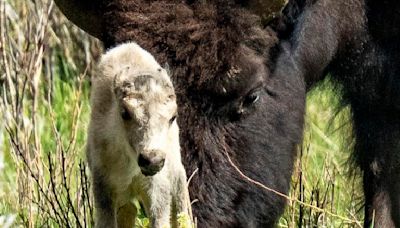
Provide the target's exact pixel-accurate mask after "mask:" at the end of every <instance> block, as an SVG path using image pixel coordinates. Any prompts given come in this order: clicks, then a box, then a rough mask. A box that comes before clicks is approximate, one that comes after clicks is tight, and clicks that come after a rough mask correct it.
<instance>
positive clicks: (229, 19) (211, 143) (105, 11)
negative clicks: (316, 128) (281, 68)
mask: <svg viewBox="0 0 400 228" xmlns="http://www.w3.org/2000/svg"><path fill="white" fill-rule="evenodd" d="M56 2H57V1H56ZM72 2H75V1H72ZM75 3H76V4H71V1H69V2H68V4H66V3H65V2H64V1H58V4H59V6H61V9H62V10H64V11H65V13H66V15H67V16H69V17H70V18H71V19H72V20H73V21H74V22H75V23H76V24H78V25H80V26H81V27H82V28H84V29H86V30H87V31H88V32H90V33H91V34H93V35H96V36H97V37H99V38H101V39H102V40H103V41H104V42H105V45H106V47H112V46H115V45H117V44H119V43H124V42H127V41H130V40H134V41H135V42H137V43H138V44H140V45H141V46H142V47H144V48H145V49H147V50H148V51H149V52H150V53H152V54H153V55H154V56H156V59H157V60H158V61H159V62H161V63H163V62H166V63H168V64H169V66H170V68H171V71H172V79H173V82H174V87H175V91H176V94H177V101H178V115H179V118H178V120H179V126H180V129H181V131H180V143H181V148H182V152H181V153H182V159H183V163H184V165H185V168H186V170H187V173H188V175H190V174H192V173H193V172H194V170H195V169H198V172H197V173H196V174H195V175H194V178H193V180H192V181H191V183H190V186H189V191H190V195H191V197H192V199H197V200H198V201H197V202H196V203H194V204H193V214H194V217H196V218H197V222H198V227H272V226H273V225H274V224H275V223H276V221H277V219H278V218H279V215H280V214H281V213H282V211H283V208H284V205H285V199H284V198H282V197H279V196H277V195H276V194H274V193H272V192H267V191H264V190H263V189H260V188H258V187H256V186H254V185H252V184H251V183H249V182H247V181H245V180H243V178H241V177H240V176H239V175H238V173H237V171H236V170H235V169H234V168H233V167H232V165H231V164H230V163H229V161H228V157H227V155H229V157H230V158H231V159H232V160H233V162H234V163H235V164H237V165H238V167H239V168H240V169H241V170H242V171H243V172H244V173H245V174H246V175H248V176H249V177H251V178H253V179H255V180H257V181H259V182H262V183H263V184H265V185H266V186H268V187H270V188H272V189H275V190H277V191H279V192H282V193H287V192H288V190H289V182H290V176H291V173H292V166H293V160H294V157H295V155H296V152H295V147H296V145H297V144H298V143H299V142H301V138H302V129H303V115H304V105H305V104H304V102H305V85H304V83H303V79H302V78H301V77H299V76H296V75H294V74H290V75H289V74H276V76H273V75H272V74H271V69H273V68H274V65H273V64H271V62H274V61H275V60H274V56H272V55H271V54H274V53H275V52H276V51H278V48H277V41H278V40H277V38H276V34H275V33H274V32H273V31H272V30H271V29H268V28H267V29H264V28H263V27H262V25H261V22H260V21H261V19H260V17H259V16H257V15H254V14H252V13H251V12H250V11H248V10H246V9H244V8H243V3H242V4H240V5H239V4H236V3H235V2H234V1H207V2H206V1H181V0H168V1H145V0H132V1H128V0H110V1H97V3H98V4H96V3H93V4H89V3H83V2H82V1H76V2H75ZM93 5H97V6H98V8H97V7H94V6H93ZM94 18H95V19H94ZM96 18H97V20H96ZM94 22H98V23H100V25H101V26H91V24H90V23H94ZM282 51H284V50H282ZM282 61H285V63H283V64H288V65H290V64H292V62H291V61H290V60H288V61H287V60H285V59H282V60H280V62H282Z"/></svg>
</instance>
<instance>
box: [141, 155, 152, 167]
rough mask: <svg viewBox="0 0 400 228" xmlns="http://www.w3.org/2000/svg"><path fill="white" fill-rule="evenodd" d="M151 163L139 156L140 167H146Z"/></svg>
mask: <svg viewBox="0 0 400 228" xmlns="http://www.w3.org/2000/svg"><path fill="white" fill-rule="evenodd" d="M150 163H151V161H150V159H148V158H146V157H144V156H143V154H140V155H139V160H138V165H139V166H140V167H147V166H149V165H150Z"/></svg>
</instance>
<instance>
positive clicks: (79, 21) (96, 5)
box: [54, 0, 103, 38]
mask: <svg viewBox="0 0 400 228" xmlns="http://www.w3.org/2000/svg"><path fill="white" fill-rule="evenodd" d="M54 1H55V3H56V5H57V6H58V8H59V9H60V10H61V12H63V14H64V15H65V16H66V17H67V18H68V19H69V20H70V21H72V22H73V23H74V24H75V25H77V26H78V27H79V28H81V29H83V30H84V31H86V32H87V33H89V34H90V35H92V36H94V37H97V38H101V37H102V34H103V31H102V30H103V20H102V18H103V17H102V13H101V6H102V4H103V3H102V1H103V0H54Z"/></svg>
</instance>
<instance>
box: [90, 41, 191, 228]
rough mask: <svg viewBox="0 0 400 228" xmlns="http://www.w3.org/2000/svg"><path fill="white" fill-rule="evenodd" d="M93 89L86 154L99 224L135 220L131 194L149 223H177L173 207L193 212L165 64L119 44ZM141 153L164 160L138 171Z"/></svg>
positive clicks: (130, 223) (129, 45) (136, 48)
mask: <svg viewBox="0 0 400 228" xmlns="http://www.w3.org/2000/svg"><path fill="white" fill-rule="evenodd" d="M91 92H92V94H91V96H92V98H91V106H92V115H91V122H90V126H89V131H88V143H87V157H88V161H89V167H90V169H91V172H92V175H93V187H94V195H95V207H96V220H95V221H96V227H107V228H108V227H133V225H134V218H135V216H136V208H135V206H134V205H133V204H132V199H133V198H136V199H138V200H139V201H140V202H141V203H142V204H143V206H144V208H145V211H146V214H147V215H148V216H149V217H150V220H151V227H170V226H171V224H172V226H176V224H177V222H176V218H177V214H178V213H185V214H187V215H191V212H190V202H189V194H188V191H187V186H186V173H185V170H184V168H183V165H182V163H181V157H180V147H179V129H178V125H177V123H176V120H174V116H175V115H176V112H177V106H176V98H175V93H174V90H173V86H172V83H171V80H170V78H169V76H168V74H167V72H166V71H165V70H164V69H162V68H161V67H160V65H159V64H158V63H157V62H156V60H155V59H154V58H153V56H152V55H151V54H149V53H148V52H147V51H145V50H143V49H142V48H141V47H139V46H138V45H137V44H135V43H127V44H123V45H120V46H117V47H115V48H113V49H111V50H110V51H108V52H107V53H106V54H104V56H103V57H102V58H101V61H100V63H99V66H98V72H97V75H96V76H95V77H94V78H93V79H92V91H91ZM124 112H125V116H127V117H128V119H127V118H126V117H124ZM140 154H141V155H144V156H147V157H151V158H153V159H156V160H157V159H158V160H160V159H164V158H165V163H164V166H163V168H162V169H161V170H160V171H158V172H157V173H156V174H155V175H153V176H145V175H143V174H142V172H143V170H141V167H139V165H138V157H139V155H140ZM161 167H162V165H161ZM150 175H152V174H150ZM171 212H173V213H172V214H171Z"/></svg>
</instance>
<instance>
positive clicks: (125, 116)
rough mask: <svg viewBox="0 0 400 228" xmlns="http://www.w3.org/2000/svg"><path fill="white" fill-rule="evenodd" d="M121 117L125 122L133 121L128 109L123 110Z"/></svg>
mask: <svg viewBox="0 0 400 228" xmlns="http://www.w3.org/2000/svg"><path fill="white" fill-rule="evenodd" d="M121 117H122V119H123V120H131V119H132V116H131V114H130V113H129V111H128V110H127V109H126V108H123V109H122V112H121Z"/></svg>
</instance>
